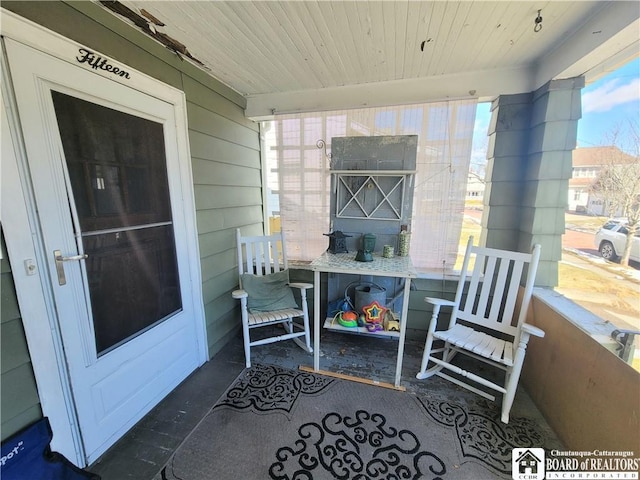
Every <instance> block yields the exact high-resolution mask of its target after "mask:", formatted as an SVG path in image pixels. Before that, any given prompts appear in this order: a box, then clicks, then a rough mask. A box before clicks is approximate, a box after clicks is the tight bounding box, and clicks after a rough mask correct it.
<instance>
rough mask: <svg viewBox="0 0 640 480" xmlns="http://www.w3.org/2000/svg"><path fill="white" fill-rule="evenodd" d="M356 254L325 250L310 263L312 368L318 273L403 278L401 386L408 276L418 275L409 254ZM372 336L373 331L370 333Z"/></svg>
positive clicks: (316, 365)
mask: <svg viewBox="0 0 640 480" xmlns="http://www.w3.org/2000/svg"><path fill="white" fill-rule="evenodd" d="M355 256H356V254H355V253H329V252H324V253H323V254H322V255H320V256H319V257H318V258H316V259H315V260H314V261H313V262H311V265H310V268H311V270H313V287H314V288H313V370H314V371H315V372H318V371H319V370H320V322H321V319H320V273H321V272H327V273H346V274H353V275H371V276H376V277H394V278H404V279H405V282H404V296H403V299H402V312H401V314H400V336H399V338H398V358H397V359H396V375H395V383H394V385H395V387H396V388H398V387H400V375H401V373H402V356H403V354H404V340H405V336H406V333H407V312H408V310H409V292H410V289H411V279H412V278H416V277H417V272H416V270H415V269H414V268H413V264H412V263H411V258H410V257H408V256H407V257H398V256H394V257H393V258H383V257H382V256H380V255H379V254H374V255H373V261H372V262H356V261H355V260H354V258H355ZM372 335H375V334H372Z"/></svg>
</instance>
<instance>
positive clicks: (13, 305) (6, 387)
mask: <svg viewBox="0 0 640 480" xmlns="http://www.w3.org/2000/svg"><path fill="white" fill-rule="evenodd" d="M0 246H1V248H2V260H0V294H1V298H0V342H1V343H0V357H1V358H0V418H2V426H1V427H0V434H1V436H2V440H4V439H5V438H7V437H10V436H11V435H13V434H14V433H16V432H17V431H19V430H21V429H22V428H24V427H25V426H27V425H29V424H30V423H32V422H34V421H36V420H39V419H40V418H42V410H41V409H40V400H39V398H38V390H37V388H36V380H35V377H34V376H33V369H32V367H31V358H30V356H29V350H28V348H27V339H26V338H25V335H24V329H23V328H22V319H21V318H20V309H19V308H18V299H17V297H16V291H15V286H14V284H13V277H12V275H11V266H10V265H9V262H8V261H7V252H6V249H5V245H4V237H0Z"/></svg>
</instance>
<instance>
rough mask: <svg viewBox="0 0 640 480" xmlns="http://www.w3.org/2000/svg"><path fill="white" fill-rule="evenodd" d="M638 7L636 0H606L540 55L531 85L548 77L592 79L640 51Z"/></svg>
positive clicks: (545, 81) (537, 85)
mask: <svg viewBox="0 0 640 480" xmlns="http://www.w3.org/2000/svg"><path fill="white" fill-rule="evenodd" d="M638 32H640V8H638V3H637V2H608V4H607V6H606V8H603V9H602V10H601V11H600V12H598V14H597V15H594V16H593V17H591V19H589V20H588V21H587V22H586V23H585V24H584V25H583V26H582V28H580V29H579V30H577V31H576V32H575V33H574V34H573V35H572V36H571V37H570V38H568V39H567V40H566V41H564V42H563V43H562V46H561V48H556V49H555V50H554V51H552V52H551V53H549V54H548V55H546V56H545V57H543V59H542V60H541V61H539V62H538V64H537V68H536V79H535V83H536V85H535V87H536V88H538V87H541V86H542V85H544V84H545V83H547V82H548V81H549V80H550V79H562V78H573V77H579V76H582V75H584V76H586V77H587V80H589V81H594V80H596V79H597V76H598V75H599V74H604V73H608V71H611V70H613V69H615V68H617V67H619V66H620V65H621V64H623V63H626V62H627V61H629V60H631V59H633V58H634V57H637V56H638V55H639V54H640V42H639V41H638Z"/></svg>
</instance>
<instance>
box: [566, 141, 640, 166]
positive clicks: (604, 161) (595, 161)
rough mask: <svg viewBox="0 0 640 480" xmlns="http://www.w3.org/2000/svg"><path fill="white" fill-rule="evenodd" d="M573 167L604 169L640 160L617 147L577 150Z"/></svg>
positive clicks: (573, 154)
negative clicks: (605, 166)
mask: <svg viewBox="0 0 640 480" xmlns="http://www.w3.org/2000/svg"><path fill="white" fill-rule="evenodd" d="M571 158H572V164H573V167H574V168H575V167H602V166H603V165H610V164H614V165H626V164H629V163H634V162H638V158H637V157H634V156H632V155H629V154H627V153H625V152H623V151H621V150H620V149H619V148H618V147H615V146H603V147H587V148H576V149H575V150H574V151H573V153H572V155H571Z"/></svg>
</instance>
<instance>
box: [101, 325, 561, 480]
mask: <svg viewBox="0 0 640 480" xmlns="http://www.w3.org/2000/svg"><path fill="white" fill-rule="evenodd" d="M422 342H423V340H422V339H416V340H411V339H408V340H407V342H406V344H405V345H406V346H405V356H404V362H403V370H402V386H404V387H406V389H407V391H409V392H414V393H417V394H421V395H438V396H443V395H444V396H446V397H447V399H450V400H452V401H454V400H455V401H457V402H466V403H472V402H473V403H474V405H477V403H478V400H479V399H480V402H486V401H485V400H484V399H481V397H479V396H477V395H475V394H473V393H471V392H468V391H466V390H463V389H461V388H459V387H456V386H454V385H452V384H451V383H449V382H446V381H444V380H442V379H440V378H437V377H435V378H431V379H428V380H423V381H419V380H416V378H415V373H416V372H417V371H418V370H419V365H420V359H421V355H422ZM396 351H397V341H396V340H390V339H375V338H371V337H364V336H358V335H346V334H341V333H334V332H328V331H325V332H323V334H322V356H321V360H320V369H322V370H330V371H334V372H339V373H344V374H349V375H356V376H361V377H367V378H370V379H373V380H378V381H380V382H387V383H393V378H394V372H395V353H396ZM252 361H253V362H254V363H266V364H274V365H279V366H282V367H286V368H293V369H296V368H298V367H299V366H300V365H307V366H312V365H313V356H312V355H311V354H308V353H306V352H304V351H303V350H301V349H300V348H298V347H297V346H296V345H295V344H293V342H291V341H287V342H279V343H274V344H270V345H262V346H259V347H254V348H253V349H252ZM243 370H244V353H243V347H242V338H241V335H240V333H238V334H237V335H235V336H234V337H233V339H232V340H231V341H230V342H229V343H228V344H227V345H226V346H225V347H224V348H223V349H222V350H221V351H220V352H219V353H218V354H217V355H216V356H215V357H214V358H212V359H211V360H210V361H209V362H207V363H205V364H204V365H203V366H202V367H201V368H199V369H198V370H197V371H195V372H194V373H193V374H192V375H190V376H189V377H188V378H187V379H186V380H185V381H184V382H183V383H182V384H181V385H180V386H178V388H176V389H175V390H174V391H173V392H172V393H171V394H169V395H168V396H167V398H165V399H164V400H163V401H162V402H161V403H160V404H159V405H158V406H157V407H156V408H154V409H153V410H152V411H151V412H150V413H149V414H148V415H147V416H146V417H144V418H143V419H142V420H141V421H140V422H139V423H138V424H137V425H136V426H134V427H133V429H132V430H131V431H130V432H129V433H127V434H126V435H125V436H124V437H123V438H122V439H121V440H120V441H118V442H117V443H116V445H114V446H113V447H112V448H111V449H110V450H109V451H107V452H106V453H105V454H104V455H103V456H102V457H101V458H100V459H98V460H97V461H96V462H95V463H94V464H92V465H91V466H90V467H89V470H91V471H92V472H95V473H97V474H99V475H101V476H102V479H103V480H124V479H137V480H150V479H152V478H153V477H154V475H156V474H157V473H158V472H159V471H160V469H161V468H162V467H163V466H164V464H165V462H166V461H167V460H168V459H169V457H170V455H171V454H172V452H173V451H174V450H175V449H176V448H177V447H178V445H180V443H181V442H182V441H183V440H184V438H185V437H186V436H187V435H188V434H189V432H191V430H192V429H193V428H194V427H195V426H196V425H197V424H198V422H199V421H200V420H201V419H202V418H203V417H204V415H205V414H206V413H207V412H208V411H209V409H210V408H211V407H212V406H213V405H214V404H215V402H216V400H217V399H218V398H219V397H220V396H221V395H222V394H223V393H224V392H225V391H226V389H227V388H228V386H229V385H230V384H231V383H232V382H233V381H234V380H235V379H236V378H237V376H238V375H239V374H240V373H241V372H242V371H243ZM487 408H489V409H495V410H497V411H499V403H489V406H488V407H487ZM511 412H512V413H511V414H512V416H518V415H522V416H527V417H532V418H534V419H535V420H536V422H537V424H539V425H541V426H542V428H543V429H544V430H545V431H546V434H547V436H548V437H549V438H551V440H550V441H551V443H553V444H554V445H555V446H556V448H562V445H561V443H560V442H559V441H558V440H557V439H556V437H555V435H554V434H553V432H552V431H551V429H550V428H549V427H548V426H547V424H546V422H545V420H544V419H543V417H542V416H541V414H540V413H539V412H538V410H537V409H536V407H535V405H534V404H533V403H532V402H531V400H530V398H529V396H528V395H527V394H526V392H524V391H522V390H519V391H518V394H517V395H516V400H515V403H514V406H513V408H512V411H511ZM221 480H225V479H221ZM247 480H250V479H247Z"/></svg>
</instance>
